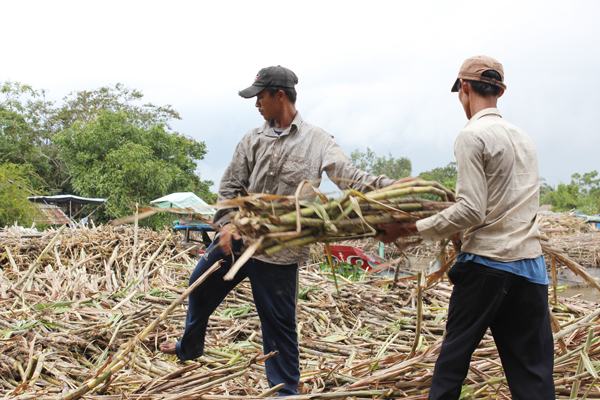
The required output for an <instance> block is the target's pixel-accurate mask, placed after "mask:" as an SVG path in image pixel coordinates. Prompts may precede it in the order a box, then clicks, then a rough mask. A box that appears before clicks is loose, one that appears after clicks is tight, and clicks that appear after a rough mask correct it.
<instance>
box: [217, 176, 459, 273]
mask: <svg viewBox="0 0 600 400" xmlns="http://www.w3.org/2000/svg"><path fill="white" fill-rule="evenodd" d="M307 186H308V183H307V182H302V183H301V184H300V185H299V186H298V189H297V191H296V195H295V196H278V195H270V194H255V195H251V196H246V197H238V198H236V199H232V200H227V201H224V202H221V203H219V204H218V206H219V207H221V208H233V207H237V208H238V211H237V213H235V215H234V217H233V219H232V223H233V224H234V225H235V226H236V227H237V229H238V230H239V231H240V232H241V234H242V236H243V237H244V242H245V243H246V244H248V247H247V249H246V251H245V253H244V254H243V255H242V257H240V259H239V260H238V263H236V264H238V265H240V266H241V264H242V263H243V262H244V261H245V260H247V259H248V258H249V257H252V256H253V255H254V254H261V253H263V254H267V255H272V254H275V253H277V252H279V251H282V250H284V249H287V248H291V247H300V246H306V245H308V244H311V243H315V242H324V243H329V242H339V241H343V240H348V239H357V238H366V237H372V236H375V235H377V233H378V232H377V229H376V227H377V225H380V224H386V223H393V222H408V221H416V220H419V219H422V218H426V217H429V216H431V215H433V214H435V213H437V212H439V211H440V210H443V209H445V208H447V207H448V206H449V205H451V204H452V202H453V201H454V194H453V193H452V192H451V191H450V190H448V189H447V188H445V187H444V186H442V185H441V184H439V183H437V182H433V181H425V180H421V179H416V178H408V179H404V180H401V181H398V182H396V183H395V184H392V185H390V186H388V187H385V188H382V189H377V190H373V191H371V192H367V193H361V192H359V191H357V190H346V191H345V192H344V194H343V195H342V197H341V198H338V199H329V198H327V197H326V196H324V195H323V194H322V193H320V192H318V191H317V190H316V189H314V188H313V192H314V193H315V196H312V199H311V200H303V199H302V197H301V196H300V193H302V192H305V189H306V187H307ZM236 270H237V269H236V265H234V267H233V268H232V273H231V274H230V275H229V277H232V276H233V275H234V274H235V271H236Z"/></svg>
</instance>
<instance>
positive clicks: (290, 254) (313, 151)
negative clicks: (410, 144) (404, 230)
mask: <svg viewBox="0 0 600 400" xmlns="http://www.w3.org/2000/svg"><path fill="white" fill-rule="evenodd" d="M323 172H325V173H327V176H328V177H329V179H331V180H332V181H333V182H334V183H335V184H336V185H337V186H338V187H339V188H340V189H347V188H353V189H357V190H360V191H368V190H372V189H375V188H380V187H385V186H387V185H390V184H392V183H393V182H394V181H393V180H392V179H389V178H387V177H385V176H383V175H381V176H374V175H370V174H368V173H366V172H364V171H361V170H360V169H358V168H356V167H355V166H354V165H353V164H352V162H351V160H350V159H349V158H348V156H346V155H345V154H344V152H343V151H342V149H341V148H340V147H339V146H338V145H337V144H336V143H335V141H334V140H333V137H332V136H331V135H329V134H328V133H327V132H325V131H324V130H323V129H321V128H318V127H316V126H314V125H311V124H309V123H307V122H306V121H304V120H303V119H302V118H301V117H300V114H299V113H298V114H296V117H295V118H294V120H293V121H292V123H291V125H290V126H289V127H288V128H287V129H285V130H284V131H283V132H281V133H280V134H278V133H276V132H275V131H274V130H273V128H272V127H271V126H269V124H267V123H265V124H264V125H263V126H261V127H259V128H255V129H252V130H251V131H250V132H248V133H247V134H246V135H245V136H244V137H243V138H242V140H241V141H240V143H239V144H238V145H237V147H236V149H235V152H234V154H233V159H232V160H231V163H230V164H229V166H228V167H227V169H226V170H225V173H224V174H223V177H222V179H221V185H220V187H219V201H221V200H225V199H232V198H235V197H237V196H244V195H247V194H248V193H272V194H279V195H284V196H289V195H294V194H295V192H296V188H297V187H298V185H299V184H300V182H302V180H305V179H306V180H309V181H310V182H311V184H312V185H313V186H315V187H318V186H319V184H320V182H321V176H322V175H323ZM230 211H231V210H219V212H218V213H217V215H216V216H215V221H216V222H217V223H219V224H223V223H224V222H225V221H227V219H228V215H227V214H228V212H230ZM307 254H308V249H289V250H285V251H282V252H279V253H277V254H275V255H273V256H271V257H267V256H256V258H257V259H260V260H263V261H266V262H270V263H274V264H292V263H297V262H300V261H301V260H302V259H303V258H305V257H306V255H307Z"/></svg>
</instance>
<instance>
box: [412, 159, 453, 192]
mask: <svg viewBox="0 0 600 400" xmlns="http://www.w3.org/2000/svg"><path fill="white" fill-rule="evenodd" d="M419 177H420V178H422V179H425V180H428V181H437V182H439V183H441V184H442V185H444V186H446V187H447V188H448V189H452V190H455V189H456V177H457V172H456V162H454V161H453V162H451V163H449V164H448V165H446V166H445V167H438V168H434V169H432V170H429V171H425V172H422V173H421V174H420V175H419Z"/></svg>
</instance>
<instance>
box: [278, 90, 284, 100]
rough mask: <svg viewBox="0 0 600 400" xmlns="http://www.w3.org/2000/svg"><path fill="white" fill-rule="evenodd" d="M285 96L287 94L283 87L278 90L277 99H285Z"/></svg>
mask: <svg viewBox="0 0 600 400" xmlns="http://www.w3.org/2000/svg"><path fill="white" fill-rule="evenodd" d="M285 97H286V94H285V92H284V91H283V89H279V90H277V100H283V99H284V98H285Z"/></svg>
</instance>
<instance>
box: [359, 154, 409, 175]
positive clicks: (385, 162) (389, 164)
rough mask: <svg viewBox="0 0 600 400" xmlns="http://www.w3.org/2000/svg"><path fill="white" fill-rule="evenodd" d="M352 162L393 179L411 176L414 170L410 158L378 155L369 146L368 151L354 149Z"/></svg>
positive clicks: (368, 170)
mask: <svg viewBox="0 0 600 400" xmlns="http://www.w3.org/2000/svg"><path fill="white" fill-rule="evenodd" d="M350 158H351V159H352V163H353V164H354V165H356V166H357V167H358V168H360V169H362V170H363V171H366V172H369V173H371V174H374V175H386V176H388V177H390V178H392V179H400V178H404V177H407V176H410V174H411V171H412V166H411V162H410V160H409V159H408V158H405V157H400V158H395V157H393V156H392V155H391V154H388V155H387V156H378V155H377V154H375V152H374V151H373V150H371V149H370V148H368V147H367V151H365V152H362V151H360V150H358V149H357V150H354V151H353V152H352V153H351V154H350Z"/></svg>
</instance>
